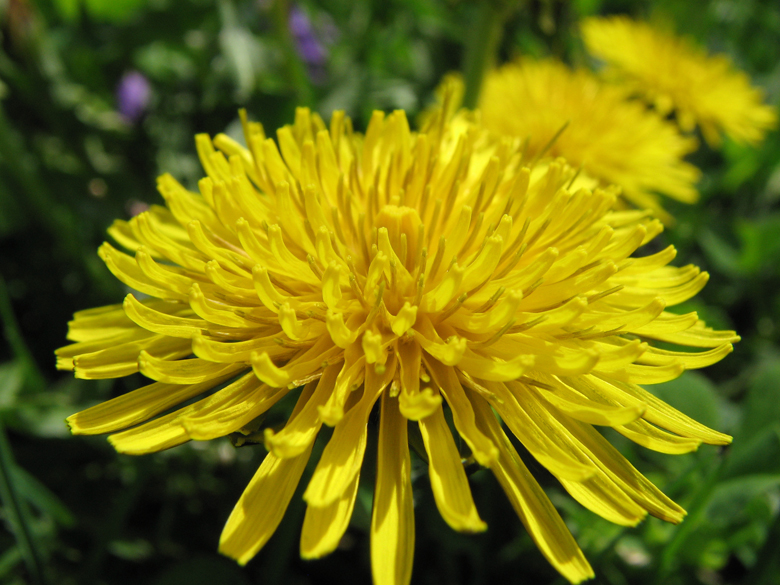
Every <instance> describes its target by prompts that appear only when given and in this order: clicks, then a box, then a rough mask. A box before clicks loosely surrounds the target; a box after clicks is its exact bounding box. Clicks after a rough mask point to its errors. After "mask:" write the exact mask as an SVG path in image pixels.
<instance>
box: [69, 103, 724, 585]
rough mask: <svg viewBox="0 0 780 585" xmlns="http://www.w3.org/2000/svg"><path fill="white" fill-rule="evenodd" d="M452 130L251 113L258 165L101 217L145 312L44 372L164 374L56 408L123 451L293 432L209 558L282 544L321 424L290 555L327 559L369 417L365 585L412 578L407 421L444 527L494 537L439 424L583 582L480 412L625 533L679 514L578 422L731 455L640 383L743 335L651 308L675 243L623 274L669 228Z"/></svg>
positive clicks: (251, 157)
mask: <svg viewBox="0 0 780 585" xmlns="http://www.w3.org/2000/svg"><path fill="white" fill-rule="evenodd" d="M447 118H448V117H447V116H446V115H443V114H442V112H439V113H438V115H432V116H430V118H429V122H428V124H427V125H426V126H425V127H424V128H423V130H422V131H421V132H420V133H413V132H411V131H410V130H409V127H408V124H407V120H406V117H405V115H404V113H403V112H395V113H393V114H390V115H388V116H385V115H384V114H382V113H381V112H375V113H374V115H373V117H372V119H371V122H370V124H369V126H368V129H367V132H366V134H365V135H364V136H362V135H359V134H357V133H355V132H353V130H352V127H351V123H350V121H349V119H348V118H345V117H344V116H343V114H340V113H336V114H334V116H333V118H332V120H331V122H330V127H329V128H327V127H326V126H325V124H324V123H323V122H322V120H321V119H320V118H319V117H318V116H317V115H316V114H311V113H310V112H309V111H308V110H306V109H299V110H298V111H297V114H296V120H295V123H294V124H293V125H291V126H285V127H284V128H282V129H280V130H279V131H278V133H277V137H278V141H276V142H275V141H274V140H272V139H268V138H266V137H265V134H264V132H263V129H262V127H261V126H260V125H259V124H256V123H249V122H247V121H246V119H245V117H244V119H243V122H244V130H245V135H246V142H247V144H248V148H244V147H242V146H240V145H239V144H237V143H236V142H234V141H233V140H231V139H230V138H228V137H227V136H224V135H218V136H216V137H215V138H214V139H213V141H212V140H210V139H209V138H208V137H207V136H204V135H201V136H198V137H197V147H198V152H199V154H200V158H201V161H202V163H203V166H204V167H205V169H206V172H207V173H208V177H206V178H204V179H203V180H202V181H201V182H200V185H199V187H200V189H199V190H200V193H193V192H189V191H187V190H186V189H185V188H184V187H182V186H181V185H180V184H179V183H177V182H176V181H175V180H174V179H173V178H172V177H171V176H169V175H164V176H162V177H161V178H160V179H159V188H160V192H161V193H162V195H163V197H164V198H165V200H166V203H167V207H159V206H158V207H152V208H151V209H150V210H149V211H147V212H145V213H142V214H140V215H138V216H137V217H134V218H132V219H131V220H130V221H128V222H124V221H118V222H116V223H115V224H114V225H113V226H112V228H111V229H110V233H111V235H112V236H113V238H114V239H115V240H116V241H117V242H118V243H119V244H121V245H122V246H124V247H125V248H127V249H129V250H131V251H133V252H134V254H135V256H134V257H133V256H132V255H129V254H126V253H124V252H121V251H119V250H117V249H115V248H114V247H113V246H111V245H110V244H108V243H106V244H104V245H103V246H102V247H101V249H100V255H101V257H102V258H103V260H104V261H105V262H106V264H107V266H108V268H109V269H110V270H111V271H112V272H113V273H114V274H115V275H116V276H117V278H119V279H120V280H121V281H123V282H124V283H125V284H126V285H127V286H129V287H131V288H132V289H135V290H137V291H139V292H140V293H142V294H143V295H144V296H143V297H139V296H137V295H134V294H130V295H128V296H127V297H126V299H125V301H124V304H122V305H112V306H107V307H102V308H97V309H92V310H88V311H83V312H80V313H77V314H76V315H75V317H74V320H73V321H71V323H70V330H69V339H70V340H72V341H73V342H75V343H73V344H72V345H69V346H66V347H64V348H62V349H60V350H58V351H57V357H58V366H59V367H60V368H62V369H70V370H73V371H75V374H76V376H78V377H81V378H111V377H118V376H125V375H128V374H132V373H134V372H138V371H140V372H141V373H142V374H144V375H145V376H147V377H149V378H151V379H152V380H154V382H153V383H152V384H150V385H148V386H145V387H143V388H140V389H138V390H135V391H133V392H130V393H128V394H126V395H123V396H119V397H117V398H114V399H112V400H109V401H108V402H105V403H103V404H100V405H97V406H95V407H92V408H90V409H88V410H85V411H83V412H80V413H78V414H75V415H73V416H71V417H70V418H69V419H68V422H69V424H70V427H71V429H72V431H73V432H74V433H80V434H91V433H113V434H111V435H110V437H109V440H110V442H111V443H112V444H113V445H114V447H115V448H116V449H117V450H118V451H121V452H124V453H132V454H141V453H150V452H154V451H159V450H161V449H166V448H169V447H173V446H175V445H179V444H181V443H184V442H185V441H188V440H191V439H193V440H208V439H214V438H217V437H223V436H225V435H228V434H230V433H234V432H253V430H254V429H255V426H254V425H253V424H252V421H254V420H255V419H257V417H258V416H260V415H262V414H263V413H264V412H266V411H267V410H268V409H269V408H271V407H272V406H273V405H274V404H275V403H276V402H278V401H279V400H280V399H281V398H282V397H283V396H285V395H286V394H288V393H290V392H296V393H298V394H297V404H296V406H295V408H294V410H293V412H292V414H291V415H290V417H289V419H288V421H287V423H286V425H285V426H284V427H283V428H282V429H280V430H277V431H274V430H271V429H266V430H265V431H264V434H262V435H261V436H263V437H264V440H265V445H266V447H267V448H268V451H269V453H268V454H267V455H266V457H265V460H264V461H263V463H262V465H261V466H260V468H259V469H258V471H257V473H256V475H255V476H254V478H253V479H252V480H251V482H250V484H249V486H248V487H247V488H246V491H245V492H244V493H243V495H242V496H241V498H240V500H239V501H238V503H237V505H236V507H235V509H234V511H233V513H232V514H231V516H230V518H229V519H228V521H227V524H226V526H225V529H224V532H223V534H222V537H221V541H220V550H221V551H222V552H223V553H224V554H226V555H228V556H231V557H233V558H235V559H237V560H238V561H239V562H240V563H242V564H243V563H246V562H248V561H249V560H250V559H251V558H252V557H253V556H254V555H255V554H256V553H257V552H258V551H259V550H260V548H261V547H262V546H263V545H264V544H265V543H266V542H267V540H268V539H269V538H270V536H271V535H272V533H273V532H274V531H275V530H276V528H277V526H278V524H279V522H280V521H281V519H282V516H283V514H284V512H285V509H286V508H287V505H288V503H289V502H290V499H291V498H292V496H293V493H294V490H295V488H296V485H297V484H298V482H299V480H300V478H301V475H302V473H303V471H304V468H305V467H306V465H307V463H308V460H309V456H310V454H311V452H312V445H313V443H314V441H315V438H316V436H317V434H318V432H319V430H320V429H321V426H322V425H323V424H325V425H328V426H331V427H333V434H332V436H331V437H330V439H329V441H328V443H327V445H326V446H325V448H324V451H323V453H322V456H321V457H320V459H319V462H318V464H317V465H316V469H315V470H314V472H313V475H312V478H311V481H310V482H309V484H308V487H307V489H306V491H305V494H304V499H305V501H306V503H307V504H308V507H307V511H306V516H305V519H304V522H303V530H302V534H301V542H300V549H301V555H302V556H303V557H305V558H315V557H320V556H322V555H325V554H327V553H329V552H331V551H333V550H334V549H335V548H336V547H337V545H338V543H339V541H340V539H341V537H342V535H343V534H344V532H345V530H346V528H347V526H348V523H349V519H350V516H351V514H352V510H353V506H354V504H355V498H356V494H357V488H358V481H359V477H360V470H361V464H362V461H363V457H364V453H365V449H366V443H367V435H368V432H369V425H368V424H367V423H368V422H369V414H370V413H371V411H372V409H373V408H374V406H375V405H377V404H379V412H380V414H379V419H380V420H379V429H378V466H377V477H376V486H375V491H374V503H373V512H372V514H373V515H372V521H371V529H370V530H371V562H372V570H373V576H374V581H375V583H378V584H385V583H387V584H403V583H408V582H409V580H410V578H411V572H412V556H413V551H414V510H413V499H412V484H411V477H410V453H409V447H408V442H407V426H408V425H407V421H409V420H411V421H414V424H417V425H418V426H419V430H420V434H421V435H422V439H423V443H424V448H425V450H426V452H427V459H428V461H429V473H430V481H431V487H432V490H433V495H434V497H435V501H436V504H437V506H438V508H439V511H440V512H441V515H442V517H443V518H444V519H445V520H446V522H447V523H448V524H449V525H450V526H451V527H452V528H454V529H455V530H459V531H464V532H478V531H482V530H485V528H486V526H485V524H484V522H483V521H482V520H481V519H480V517H479V515H478V513H477V510H476V508H475V505H474V501H473V499H472V496H471V491H470V488H469V484H468V481H467V477H466V473H465V471H464V468H463V465H462V463H461V456H460V454H459V452H458V449H457V447H456V443H455V440H454V437H453V433H452V431H451V429H450V427H449V426H448V423H447V415H446V414H445V410H448V411H450V412H451V414H452V420H453V421H454V429H455V431H456V432H457V433H458V435H460V437H461V438H462V439H463V441H464V442H465V444H466V445H467V446H468V448H469V449H470V451H471V454H472V457H473V459H474V460H476V461H477V462H478V463H479V464H481V465H483V466H485V467H488V468H490V470H491V471H492V472H493V473H494V474H495V476H496V477H497V478H498V481H499V482H500V484H501V485H502V487H503V488H504V490H505V492H506V494H507V497H508V498H509V500H510V502H511V504H512V506H513V507H514V508H515V510H516V511H517V513H518V515H519V516H520V519H521V520H522V522H523V523H524V524H525V526H526V528H527V529H528V532H529V534H530V535H531V537H532V538H533V539H534V541H535V542H536V543H537V545H538V546H539V548H540V549H541V551H542V553H543V554H544V555H545V556H546V557H547V559H548V560H549V561H550V563H552V565H553V566H554V567H555V568H556V569H557V570H558V571H560V572H561V574H563V575H564V576H565V577H566V578H567V579H568V580H570V581H571V582H575V583H576V582H579V581H582V580H584V579H586V578H588V577H590V576H592V574H593V573H592V570H591V568H590V566H589V564H588V562H587V561H586V559H585V558H584V556H583V554H582V552H581V551H580V549H579V548H578V546H577V544H576V542H575V541H574V538H573V537H572V536H571V534H570V533H569V531H568V530H567V528H566V526H565V524H564V523H563V521H562V519H561V517H560V516H559V515H558V513H557V511H556V510H555V508H554V507H553V506H552V504H551V503H550V501H549V500H548V499H547V497H546V495H545V494H544V492H543V491H542V489H541V488H540V486H539V485H538V483H537V482H536V481H535V480H534V479H533V477H532V476H531V475H530V473H529V471H528V469H527V468H526V466H525V464H524V463H523V461H522V460H521V458H520V457H519V456H518V453H517V452H516V451H515V448H514V447H513V446H512V443H511V441H510V440H509V439H508V438H507V435H506V432H505V429H504V427H502V424H501V422H500V421H499V419H498V418H497V417H496V415H495V414H494V411H495V413H498V415H500V417H501V419H502V420H503V422H504V425H506V428H508V429H509V430H510V431H511V432H512V433H513V434H514V435H515V436H516V437H517V438H518V440H520V441H521V442H522V444H523V445H524V446H525V447H526V448H527V449H528V451H529V452H530V453H531V455H533V457H535V458H536V459H537V460H538V461H539V462H540V463H541V464H542V465H544V466H545V467H546V468H547V469H549V470H550V472H551V473H552V474H554V475H555V476H556V477H557V478H558V479H559V480H560V482H561V484H562V485H563V486H564V487H565V488H566V489H567V490H568V491H569V492H570V493H571V495H572V496H573V497H574V498H576V499H577V500H578V501H580V502H581V503H582V504H583V505H584V506H586V507H588V508H589V509H591V510H593V511H594V512H596V513H598V514H600V515H602V516H603V517H605V518H607V519H609V520H611V521H613V522H617V523H618V524H623V525H629V526H631V525H634V524H636V523H637V522H639V521H640V520H642V518H644V517H645V516H646V514H647V513H650V514H652V515H654V516H657V517H659V518H663V519H664V520H668V521H670V522H679V521H680V520H681V519H682V517H683V515H684V513H685V512H684V511H683V510H682V508H680V507H679V506H678V505H677V504H675V503H674V502H672V501H671V500H669V499H668V498H667V497H666V496H665V495H664V494H663V493H661V492H660V491H659V490H658V489H657V488H656V487H655V486H654V485H653V484H652V483H650V482H649V481H648V480H647V479H646V478H645V477H643V476H642V475H641V474H640V473H639V472H638V471H637V470H636V469H635V468H634V467H632V466H631V464H630V463H629V462H628V461H626V460H625V459H624V458H623V457H622V456H621V455H620V454H619V453H618V451H617V450H616V449H614V448H613V447H612V446H611V445H610V444H609V443H608V442H607V441H606V440H605V439H604V438H603V437H602V435H601V434H599V432H597V431H596V430H595V429H594V428H593V426H592V425H605V426H609V427H613V428H615V429H616V430H617V431H618V432H619V433H622V434H624V435H625V436H627V437H629V438H630V439H632V440H634V441H636V442H638V443H639V444H641V445H644V446H646V447H649V448H651V449H655V450H657V451H661V452H665V453H684V452H688V451H692V450H694V449H696V448H697V446H698V445H699V444H700V443H702V442H705V443H712V444H726V443H728V442H729V441H730V437H728V436H726V435H722V434H720V433H718V432H715V431H713V430H710V429H708V428H706V427H704V426H702V425H700V424H698V423H697V422H695V421H693V420H691V419H689V418H687V417H686V416H684V415H683V414H681V413H679V412H677V411H675V410H674V409H672V408H671V407H669V406H668V405H666V404H665V403H663V402H661V401H660V400H658V399H657V398H655V397H654V396H653V395H652V394H650V393H649V392H647V391H645V390H644V389H642V388H641V387H640V386H638V385H637V384H641V383H651V384H655V383H659V382H663V381H666V380H670V379H672V378H675V377H677V376H678V375H680V374H681V373H682V372H683V370H684V369H686V368H698V367H703V366H706V365H708V364H711V363H713V362H716V361H718V360H720V359H721V358H723V357H724V356H725V355H727V354H728V353H729V352H730V351H731V343H732V342H734V341H737V339H738V338H737V337H736V336H735V335H734V333H732V332H717V331H713V330H711V329H708V328H707V327H706V326H705V325H704V324H703V323H702V322H701V321H699V320H698V318H697V316H696V314H695V313H691V314H686V315H675V314H672V313H670V312H667V311H666V307H667V306H670V305H674V304H677V303H680V302H682V301H684V300H686V299H688V298H690V297H691V296H693V295H695V294H696V292H697V291H698V290H699V289H701V288H702V286H704V283H705V282H706V280H707V276H706V274H704V273H701V272H700V271H699V270H698V269H697V268H695V267H693V266H686V267H683V268H674V267H671V266H668V263H669V262H670V261H671V260H672V259H673V258H674V256H675V251H674V249H673V248H671V247H670V248H667V249H665V250H662V251H660V252H658V253H656V254H653V255H650V256H644V257H637V258H634V257H631V254H632V253H633V252H634V250H635V249H636V248H638V247H639V246H641V245H642V244H645V243H647V242H648V241H650V240H651V239H652V238H653V237H654V236H655V235H657V234H658V233H659V232H660V231H661V229H662V227H661V224H660V223H659V221H658V220H655V219H652V218H650V217H648V216H647V215H646V214H645V213H644V212H639V211H621V212H617V211H613V210H612V205H613V203H614V199H615V196H616V195H615V193H616V192H615V190H614V189H605V190H600V189H597V190H595V191H589V190H585V189H582V190H578V191H576V192H572V191H570V190H569V189H567V188H566V185H567V184H568V183H569V182H570V181H571V179H572V177H573V175H574V171H573V170H572V169H571V168H569V167H568V166H566V165H565V164H564V163H563V162H562V161H556V162H553V163H551V164H549V165H548V166H547V167H545V168H541V167H540V168H535V169H529V168H527V167H525V166H524V165H523V160H522V152H521V150H520V148H519V146H518V141H516V140H501V141H492V140H491V139H489V137H488V135H487V133H486V132H485V131H484V130H482V129H481V128H479V127H476V126H472V127H469V128H466V129H465V131H464V130H462V129H458V130H457V131H455V130H453V128H452V127H451V126H450V125H449V123H448V122H447ZM214 147H216V148H217V149H219V150H215V148H214ZM656 341H661V342H671V343H674V344H677V345H680V346H690V347H695V348H702V349H703V351H700V352H686V351H675V350H670V349H662V348H659V347H656V345H655V342H656ZM301 387H302V389H301V390H300V391H299V390H297V389H298V388H301ZM210 391H213V392H212V393H210V394H206V393H208V392H210ZM204 394H205V397H203V398H201V399H200V400H199V401H196V402H193V403H191V404H189V405H188V406H183V407H180V408H179V409H178V410H174V411H173V412H171V413H169V414H164V415H162V416H159V417H157V418H155V416H157V415H158V414H160V413H163V412H164V411H167V410H169V409H171V408H172V407H176V406H177V405H179V404H181V403H183V402H185V401H188V400H190V399H191V398H194V397H196V396H199V395H204Z"/></svg>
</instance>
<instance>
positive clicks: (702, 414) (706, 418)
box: [647, 371, 720, 429]
mask: <svg viewBox="0 0 780 585" xmlns="http://www.w3.org/2000/svg"><path fill="white" fill-rule="evenodd" d="M647 389H648V390H649V391H650V392H652V393H653V394H655V395H656V396H658V398H660V399H661V400H663V401H664V402H666V403H667V404H669V405H670V406H673V407H674V408H676V409H677V410H679V411H680V412H682V413H684V414H687V415H688V416H690V417H691V418H693V419H695V420H697V421H699V422H700V423H701V424H703V425H707V426H708V427H710V428H713V429H717V428H718V427H719V426H720V405H719V403H718V400H719V399H718V395H717V392H716V390H715V386H714V385H713V384H712V382H710V381H709V379H708V378H706V377H705V376H704V375H702V374H700V373H698V372H692V371H688V372H685V373H684V374H683V375H682V376H680V377H679V378H677V379H676V380H672V381H671V382H666V383H665V384H658V385H655V386H647Z"/></svg>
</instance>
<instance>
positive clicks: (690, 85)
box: [581, 16, 777, 146]
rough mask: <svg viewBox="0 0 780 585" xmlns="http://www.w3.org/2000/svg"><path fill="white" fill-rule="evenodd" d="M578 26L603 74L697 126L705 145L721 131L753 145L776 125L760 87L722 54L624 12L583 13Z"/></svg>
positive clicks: (683, 124) (715, 141) (713, 142)
mask: <svg viewBox="0 0 780 585" xmlns="http://www.w3.org/2000/svg"><path fill="white" fill-rule="evenodd" d="M581 29H582V36H583V40H584V41H585V46H586V48H587V49H588V51H589V52H590V53H591V54H592V55H593V56H595V57H597V58H599V59H601V60H603V61H604V62H605V63H606V64H607V68H606V71H605V74H606V75H607V76H608V77H610V78H611V79H615V80H617V81H619V82H620V83H622V84H624V85H625V86H626V87H627V88H628V89H629V90H630V91H632V92H635V93H637V94H638V95H640V96H642V97H644V98H645V99H646V100H647V101H648V102H649V103H650V104H652V105H653V106H655V108H656V109H657V110H658V112H659V113H660V114H661V115H664V116H665V115H667V114H669V113H671V112H672V111H674V112H675V113H676V116H677V121H678V123H679V124H680V127H681V128H682V129H683V130H684V131H686V132H691V131H692V130H693V129H694V128H695V127H696V126H699V127H700V128H701V131H702V134H703V135H704V138H705V139H706V140H707V142H709V144H710V145H711V146H719V145H720V143H721V137H722V135H723V134H725V135H727V136H728V137H729V138H731V139H732V140H735V141H737V142H742V143H748V144H756V143H758V142H760V141H761V140H762V139H763V137H764V134H765V133H766V132H767V130H770V129H772V128H774V127H775V126H776V125H777V111H776V109H775V108H773V107H771V106H768V105H765V104H764V103H763V102H764V93H763V91H762V90H761V89H759V88H757V87H753V86H751V84H750V79H749V78H748V76H747V75H746V74H744V73H743V72H741V71H739V70H737V69H735V68H734V66H733V64H732V63H731V60H730V59H729V58H728V57H727V56H726V55H707V53H706V52H705V51H704V50H703V49H701V48H700V47H698V46H696V45H695V44H694V43H693V42H691V41H689V40H688V39H685V38H680V37H677V36H675V35H674V34H672V33H670V32H667V31H665V30H663V29H660V28H654V27H652V26H650V25H648V24H646V23H643V22H636V21H632V20H631V19H630V18H628V17H625V16H612V17H609V18H587V19H585V20H584V21H583V23H582V25H581Z"/></svg>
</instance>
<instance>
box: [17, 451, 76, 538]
mask: <svg viewBox="0 0 780 585" xmlns="http://www.w3.org/2000/svg"><path fill="white" fill-rule="evenodd" d="M12 473H13V480H14V484H15V485H16V489H17V491H18V492H19V494H20V495H21V497H22V498H24V499H25V500H27V501H28V502H29V503H30V504H31V505H32V506H33V507H35V508H37V509H38V510H40V511H41V512H43V513H45V514H48V515H49V516H51V517H52V518H53V519H54V521H55V522H57V524H59V525H60V526H64V527H66V528H70V527H72V526H74V525H75V524H76V519H75V517H74V516H73V513H72V512H71V511H70V510H69V509H68V507H67V506H66V505H65V504H63V503H62V500H60V499H59V498H58V497H57V496H56V495H55V494H54V492H52V491H51V490H50V489H49V488H47V487H46V486H45V485H44V484H43V483H41V482H40V481H38V479H37V478H36V477H35V476H33V475H30V474H29V473H28V472H27V471H26V470H24V469H23V468H21V467H19V466H18V465H16V466H15V467H14V469H13V472H12Z"/></svg>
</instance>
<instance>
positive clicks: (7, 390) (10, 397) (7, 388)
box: [0, 361, 24, 410]
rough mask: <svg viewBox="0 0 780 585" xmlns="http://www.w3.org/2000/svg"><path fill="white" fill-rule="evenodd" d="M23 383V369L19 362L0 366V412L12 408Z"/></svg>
mask: <svg viewBox="0 0 780 585" xmlns="http://www.w3.org/2000/svg"><path fill="white" fill-rule="evenodd" d="M23 383H24V367H23V366H22V364H20V363H19V362H16V361H14V362H7V363H4V364H2V365H0V410H4V409H7V408H12V407H13V406H14V405H15V403H16V397H17V396H18V395H19V391H20V390H21V389H22V384H23Z"/></svg>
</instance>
